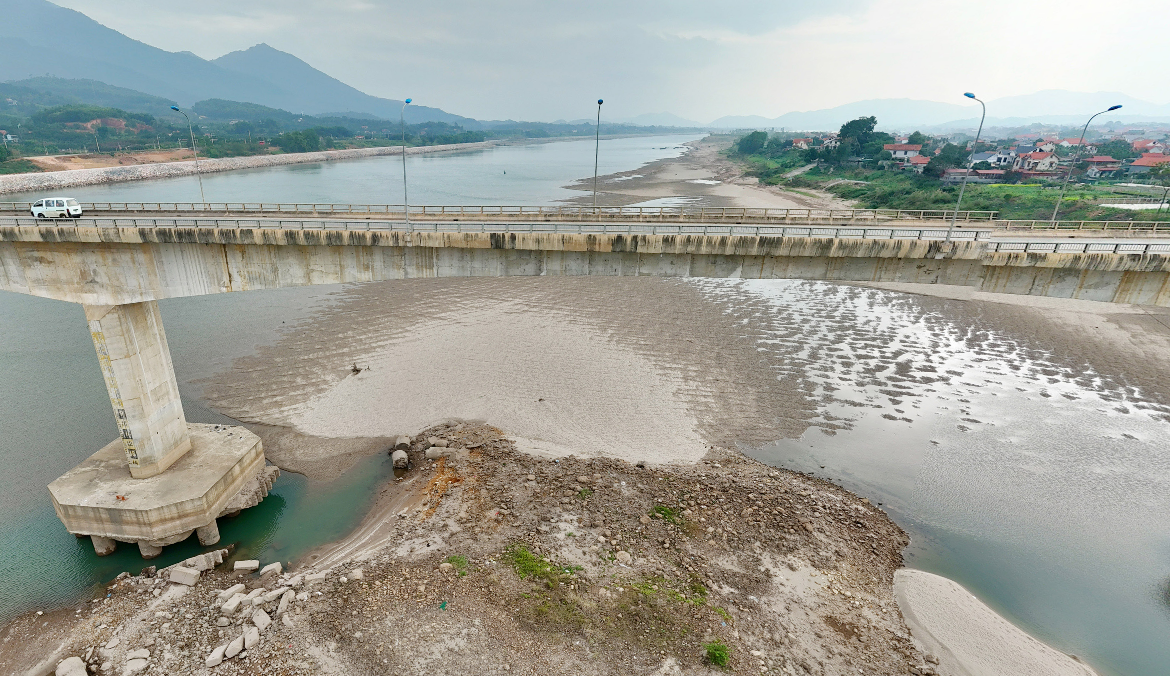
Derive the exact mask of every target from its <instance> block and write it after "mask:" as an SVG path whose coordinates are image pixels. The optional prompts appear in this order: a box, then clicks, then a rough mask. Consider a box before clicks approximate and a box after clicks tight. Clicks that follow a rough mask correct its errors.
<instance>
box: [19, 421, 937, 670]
mask: <svg viewBox="0 0 1170 676" xmlns="http://www.w3.org/2000/svg"><path fill="white" fill-rule="evenodd" d="M444 443H446V444H447V447H445V448H444V447H443V446H442V445H443V444H444ZM432 444H434V446H433V447H432ZM428 448H429V449H430V450H429V452H428ZM408 456H409V459H410V461H411V467H410V468H408V469H405V470H402V472H401V476H400V477H398V478H396V479H394V480H393V482H392V483H391V484H390V485H388V486H386V488H385V490H384V491H383V493H382V495H381V497H380V499H379V502H378V504H377V505H376V506H375V508H374V509H373V510H372V512H371V514H370V516H369V517H367V519H366V522H367V523H365V524H363V526H362V527H360V528H359V529H358V530H357V531H356V532H355V535H354V536H352V537H351V538H350V539H349V541H348V542H343V543H338V544H337V545H334V546H332V547H331V548H329V549H327V550H323V551H321V552H318V553H317V554H316V555H313V556H310V557H306V558H307V559H309V560H310V561H314V562H315V563H311V564H307V565H303V566H296V567H294V568H293V569H292V570H287V571H279V570H273V569H271V568H270V569H268V571H267V572H266V573H263V574H262V573H259V572H252V570H230V569H231V568H232V567H233V565H234V564H232V563H231V562H230V561H229V562H228V563H225V564H224V565H222V566H219V567H217V568H216V567H213V568H212V569H210V570H207V571H206V572H203V573H202V575H201V576H198V575H196V574H194V573H193V572H192V571H190V570H187V571H181V573H182V574H180V573H175V572H172V571H171V570H164V571H159V572H158V573H154V572H153V570H152V569H147V570H146V571H145V572H144V573H143V574H141V575H137V576H131V575H128V574H124V575H123V576H122V577H121V578H120V579H118V580H115V581H113V582H112V583H111V584H110V585H109V587H108V594H107V595H106V596H105V597H102V598H96V599H93V600H91V601H89V602H85V603H81V604H79V605H78V606H77V607H76V608H67V609H61V610H58V611H55V612H52V613H49V614H48V615H43V616H42V615H41V614H39V613H38V614H30V615H27V616H24V617H21V618H19V619H18V620H16V621H14V622H12V623H10V624H9V625H8V626H7V627H5V628H4V630H3V631H2V632H0V673H5V674H7V673H14V674H15V673H34V674H47V673H52V672H53V670H54V669H55V668H58V664H59V663H60V668H58V673H59V674H65V673H76V674H83V673H86V671H88V672H89V673H96V674H127V673H142V674H208V673H211V674H221V673H222V674H375V673H376V674H416V673H427V674H468V673H476V674H489V673H490V674H504V673H507V674H550V673H555V674H639V673H640V674H704V673H718V672H720V671H722V670H726V671H730V672H735V673H769V674H771V673H775V674H792V675H796V676H803V675H805V674H815V675H817V676H821V675H824V676H829V675H836V674H858V673H863V674H907V673H915V674H916V673H925V674H929V673H933V671H934V668H933V666H932V662H929V661H927V660H928V659H931V660H932V659H933V658H929V657H924V656H923V655H922V654H920V653H918V652H917V651H916V649H915V648H914V646H913V644H912V642H911V640H910V638H909V634H908V631H907V629H906V627H905V625H904V623H903V621H902V617H901V615H900V613H899V611H898V608H897V605H896V603H895V600H894V597H893V593H892V580H893V575H894V571H895V570H896V569H897V568H898V567H899V566H900V565H901V555H900V550H901V549H902V547H903V546H904V545H905V544H906V537H905V534H904V533H902V531H901V530H900V529H899V528H898V527H897V526H896V525H894V524H893V523H892V522H891V521H890V520H889V519H888V518H887V517H886V516H885V514H883V513H882V512H881V511H880V510H879V509H877V508H875V507H874V506H872V505H870V504H869V503H868V502H867V501H866V500H864V499H862V498H858V497H856V496H853V495H851V494H849V493H847V492H846V491H844V490H842V489H840V488H838V487H837V486H834V485H832V484H829V483H826V482H824V481H821V480H818V479H813V478H811V477H807V476H804V475H801V474H796V473H792V472H787V471H782V470H776V469H773V468H770V467H767V466H765V465H762V464H759V463H757V462H755V461H752V460H750V459H748V458H746V457H744V456H742V455H741V454H739V453H738V452H729V451H721V450H717V449H712V450H711V452H710V453H709V454H708V455H707V457H706V458H705V459H704V460H703V461H702V462H701V463H700V464H696V465H689V466H676V465H662V466H638V465H632V464H629V463H626V462H624V461H622V460H618V459H613V458H595V459H588V460H582V459H578V458H574V457H569V458H562V459H560V460H542V459H536V458H533V457H531V456H528V455H524V454H520V453H518V452H517V451H516V450H515V447H514V445H513V444H512V442H511V441H509V440H508V439H507V438H506V437H505V435H504V434H503V433H502V432H500V431H499V430H498V429H496V428H493V427H491V426H488V425H484V424H478V423H450V424H444V425H440V426H438V427H434V428H431V429H428V430H425V431H424V432H423V433H422V434H420V435H419V436H418V437H416V438H415V439H414V440H413V442H412V443H411V444H410V448H409V451H408ZM371 533H377V534H378V535H377V537H371ZM359 540H360V542H359ZM341 551H344V552H346V553H347V555H346V558H345V560H339V559H338V552H341ZM263 563H268V562H263ZM326 565H328V568H325V567H324V566H326ZM273 568H275V567H273ZM171 577H174V578H176V579H175V580H170V579H169V578H171ZM183 577H187V578H191V580H193V581H194V585H193V586H188V585H185V584H181V583H180V582H179V581H178V579H179V578H183ZM240 585H242V587H241V586H240ZM233 586H234V587H236V588H235V589H232V588H233ZM233 644H234V645H235V647H234V648H233ZM715 644H722V645H724V646H726V647H727V648H728V653H729V658H728V661H727V664H726V666H724V667H719V666H717V665H715V664H713V663H712V661H711V660H710V659H709V658H708V651H707V649H706V646H711V645H715ZM55 648H56V650H54V649H55ZM219 648H223V650H224V651H226V653H227V654H228V655H232V654H235V653H236V650H239V652H238V654H235V656H234V657H224V658H223V659H222V662H221V663H219V664H217V665H215V666H208V664H211V663H214V662H216V661H217V658H218V657H219V655H222V654H223V653H222V652H219V651H218V650H217V649H219ZM67 657H72V658H77V659H73V660H69V661H64V662H62V660H65V658H67ZM38 663H39V664H38ZM70 668H75V669H80V671H76V672H70V671H69V669H70Z"/></svg>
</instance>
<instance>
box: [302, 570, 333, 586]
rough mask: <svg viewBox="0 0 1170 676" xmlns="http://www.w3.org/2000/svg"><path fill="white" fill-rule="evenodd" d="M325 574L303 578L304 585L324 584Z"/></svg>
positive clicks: (313, 574)
mask: <svg viewBox="0 0 1170 676" xmlns="http://www.w3.org/2000/svg"><path fill="white" fill-rule="evenodd" d="M327 574H328V573H325V572H321V573H310V574H308V575H306V576H305V584H313V583H314V582H324V581H325V576H326V575H327Z"/></svg>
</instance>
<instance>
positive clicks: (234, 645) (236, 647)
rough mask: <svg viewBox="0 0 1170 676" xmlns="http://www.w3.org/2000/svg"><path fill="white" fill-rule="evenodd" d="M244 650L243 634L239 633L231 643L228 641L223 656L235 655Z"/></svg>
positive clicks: (230, 656)
mask: <svg viewBox="0 0 1170 676" xmlns="http://www.w3.org/2000/svg"><path fill="white" fill-rule="evenodd" d="M243 651H244V635H243V634H240V635H239V636H237V637H236V638H235V639H234V640H233V641H232V642H231V643H228V646H227V650H225V651H224V652H223V656H224V657H227V658H229V659H230V658H232V657H235V656H236V655H239V654H240V653H241V652H243Z"/></svg>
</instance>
